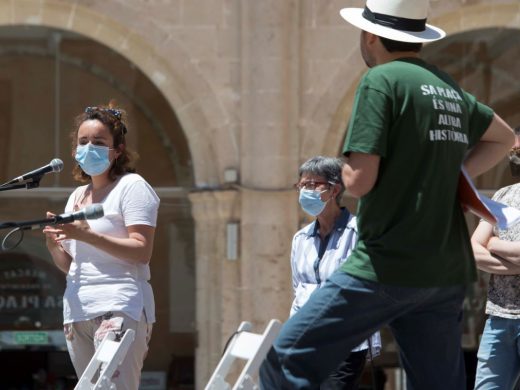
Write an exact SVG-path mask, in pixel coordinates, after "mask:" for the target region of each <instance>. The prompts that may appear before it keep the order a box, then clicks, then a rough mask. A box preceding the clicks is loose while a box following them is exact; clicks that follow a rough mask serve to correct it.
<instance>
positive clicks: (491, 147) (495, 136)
mask: <svg viewBox="0 0 520 390" xmlns="http://www.w3.org/2000/svg"><path fill="white" fill-rule="evenodd" d="M514 142H515V136H514V132H513V129H511V127H509V125H508V124H507V123H506V122H505V121H504V120H503V119H502V118H500V117H499V116H498V115H497V114H495V116H494V117H493V120H492V121H491V123H490V124H489V127H488V128H487V130H486V132H485V133H484V134H483V135H482V137H481V138H480V140H479V142H478V143H477V144H476V145H475V146H474V147H473V148H472V149H471V152H470V153H469V155H468V156H467V158H466V160H465V161H464V168H466V171H467V172H468V174H469V175H470V176H471V177H475V176H478V175H480V174H481V173H484V172H486V171H487V170H489V169H490V168H492V167H493V166H495V165H496V164H497V163H498V162H499V161H500V160H501V159H502V158H504V156H505V155H506V154H507V152H508V151H509V149H510V148H511V146H513V143H514Z"/></svg>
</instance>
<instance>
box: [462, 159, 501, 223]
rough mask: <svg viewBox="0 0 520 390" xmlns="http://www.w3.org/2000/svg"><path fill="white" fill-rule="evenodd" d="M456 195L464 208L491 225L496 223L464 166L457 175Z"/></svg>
mask: <svg viewBox="0 0 520 390" xmlns="http://www.w3.org/2000/svg"><path fill="white" fill-rule="evenodd" d="M458 196H459V201H460V204H461V205H462V206H463V207H464V208H465V209H467V210H468V211H470V212H472V213H473V214H475V215H476V216H477V217H479V218H482V219H484V220H485V221H487V222H489V223H490V224H491V225H496V224H497V222H498V220H497V218H496V217H495V215H494V214H493V213H492V212H491V210H490V209H489V208H488V207H487V206H486V204H485V203H484V202H483V201H482V198H481V197H480V194H479V192H478V191H477V189H476V188H475V186H474V184H473V182H472V181H471V178H470V177H469V176H468V173H467V172H466V170H464V168H463V169H462V170H461V172H460V176H459V187H458Z"/></svg>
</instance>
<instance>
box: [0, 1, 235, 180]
mask: <svg viewBox="0 0 520 390" xmlns="http://www.w3.org/2000/svg"><path fill="white" fill-rule="evenodd" d="M125 11H126V12H129V11H128V10H126V9H125ZM130 12H132V11H130ZM0 15H1V16H0V25H36V26H45V27H54V28H58V29H62V30H66V31H72V32H75V33H78V34H81V35H83V36H86V37H88V38H90V39H92V40H94V41H97V42H100V43H101V44H103V45H105V46H107V47H109V48H111V49H112V50H114V51H115V52H117V53H119V54H121V55H123V56H124V57H126V58H127V59H128V60H129V61H131V62H132V63H134V64H135V65H136V66H138V67H139V68H140V69H141V70H142V71H143V73H144V74H146V75H147V76H148V77H149V78H150V80H151V81H152V83H153V84H154V85H155V86H156V87H157V89H158V90H159V91H161V93H162V94H163V95H164V97H165V98H166V100H167V101H168V102H169V103H170V105H171V107H172V108H173V109H174V111H175V113H176V115H177V117H178V119H179V122H180V124H181V127H182V129H183V131H184V133H185V135H186V138H187V140H188V146H189V148H190V152H191V154H192V161H193V170H194V179H195V185H196V186H197V187H213V186H217V185H218V184H219V183H220V182H221V181H222V176H223V172H224V168H225V167H228V166H236V165H238V151H237V150H236V146H235V145H236V140H234V136H233V135H232V134H231V133H230V131H229V127H230V126H229V123H228V122H229V119H228V115H227V113H226V112H225V110H224V108H223V107H222V105H221V104H220V102H219V100H218V98H217V96H216V94H215V93H214V92H213V90H212V88H211V86H210V84H209V83H208V82H207V81H206V80H205V78H204V77H203V75H201V74H200V73H198V72H197V70H196V69H195V68H194V67H193V66H192V65H191V64H190V61H189V56H188V54H187V53H186V52H185V51H184V50H183V49H182V48H181V47H179V45H178V44H177V43H176V42H175V40H174V39H171V38H169V37H167V36H164V34H161V31H160V30H159V29H158V28H157V27H156V26H155V25H153V24H150V25H149V30H147V31H146V34H143V33H140V32H137V31H133V30H132V29H131V27H129V26H126V25H124V24H122V23H119V22H118V21H117V20H115V19H114V18H111V17H110V16H109V13H107V12H103V13H102V12H97V11H95V10H93V9H91V8H87V7H85V6H83V5H80V4H78V3H76V2H74V3H73V2H70V3H67V2H61V1H56V0H25V1H23V2H21V1H20V2H18V1H9V0H0ZM126 17H127V20H131V19H130V17H129V16H128V15H127V16H126ZM138 17H140V15H138V14H137V13H135V15H133V18H138Z"/></svg>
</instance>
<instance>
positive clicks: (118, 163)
mask: <svg viewBox="0 0 520 390" xmlns="http://www.w3.org/2000/svg"><path fill="white" fill-rule="evenodd" d="M92 119H94V120H98V121H100V122H101V123H103V124H104V125H105V126H106V127H107V128H108V130H109V131H110V134H111V135H112V137H113V138H114V148H119V147H120V145H123V147H122V148H120V149H119V151H120V152H121V154H120V155H119V156H118V157H117V158H116V160H115V161H114V163H113V164H112V166H111V167H110V171H109V177H110V179H111V180H115V179H116V178H117V177H118V176H121V175H124V174H125V173H134V172H135V166H134V165H135V162H136V160H137V159H138V155H137V153H135V152H134V151H132V150H128V149H127V147H126V138H125V135H126V133H127V131H128V130H127V127H126V123H125V122H126V112H125V111H123V110H121V109H119V108H114V107H113V106H112V104H110V105H108V106H97V107H87V108H85V111H84V112H82V113H81V114H79V115H78V116H77V117H76V119H75V120H74V126H75V130H74V131H72V132H71V134H70V136H71V138H72V157H73V158H74V157H75V155H76V148H77V146H78V130H79V127H80V126H81V124H82V123H83V122H85V121H88V120H92ZM72 175H73V177H74V179H76V180H78V181H80V182H87V181H89V180H90V175H87V174H86V173H85V172H83V170H82V169H81V167H80V166H79V164H76V165H75V166H74V168H73V169H72Z"/></svg>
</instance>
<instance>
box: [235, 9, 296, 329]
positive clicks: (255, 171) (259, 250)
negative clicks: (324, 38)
mask: <svg viewBox="0 0 520 390" xmlns="http://www.w3.org/2000/svg"><path fill="white" fill-rule="evenodd" d="M240 4H241V32H240V36H241V38H242V39H241V56H240V58H241V96H242V99H241V101H240V104H241V107H240V109H241V140H240V150H241V161H240V164H241V165H240V172H241V186H242V187H241V188H242V196H241V199H242V201H241V205H242V207H241V219H242V241H241V244H242V247H241V250H242V255H241V258H240V261H241V265H240V275H241V280H242V290H241V297H242V309H241V313H242V315H243V319H246V320H248V321H251V322H253V325H255V329H256V330H258V331H261V330H263V329H264V327H265V326H266V324H267V322H268V321H269V320H270V319H271V318H278V319H280V320H282V321H283V320H285V319H286V318H287V316H288V313H289V308H290V302H291V299H292V288H291V277H290V276H291V275H290V262H289V259H290V248H291V241H292V236H293V235H294V233H295V231H296V230H297V227H298V203H297V197H296V193H295V192H294V191H293V190H292V184H293V183H294V182H295V181H296V179H297V169H298V165H299V141H300V140H299V131H298V117H299V99H300V68H299V61H300V47H301V42H300V36H301V34H300V13H301V7H303V5H302V2H301V1H300V0H285V1H279V0H263V1H242V2H241V3H240Z"/></svg>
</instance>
